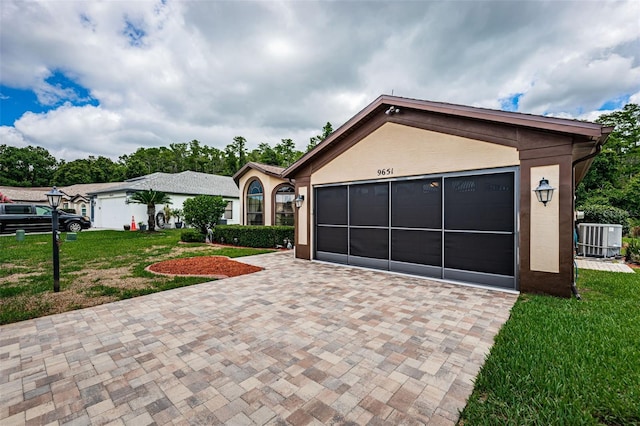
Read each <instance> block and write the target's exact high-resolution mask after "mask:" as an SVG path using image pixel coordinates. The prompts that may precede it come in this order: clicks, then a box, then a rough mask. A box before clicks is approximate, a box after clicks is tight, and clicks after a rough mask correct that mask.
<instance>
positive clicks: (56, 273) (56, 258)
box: [46, 186, 62, 293]
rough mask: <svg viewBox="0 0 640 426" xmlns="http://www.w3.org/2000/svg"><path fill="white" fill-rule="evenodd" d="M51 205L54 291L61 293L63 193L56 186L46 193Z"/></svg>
mask: <svg viewBox="0 0 640 426" xmlns="http://www.w3.org/2000/svg"><path fill="white" fill-rule="evenodd" d="M46 196H47V200H48V201H49V205H50V206H51V207H52V208H53V210H52V211H51V230H52V232H51V234H52V236H53V291H54V292H56V293H57V292H59V291H60V254H59V251H58V206H59V205H60V201H61V200H62V192H60V191H58V189H57V188H56V187H55V186H54V187H53V189H51V191H49V192H47V193H46Z"/></svg>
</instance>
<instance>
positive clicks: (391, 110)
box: [282, 95, 613, 178]
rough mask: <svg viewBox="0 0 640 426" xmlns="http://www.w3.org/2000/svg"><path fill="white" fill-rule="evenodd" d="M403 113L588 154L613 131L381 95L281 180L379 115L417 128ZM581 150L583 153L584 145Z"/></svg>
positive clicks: (290, 176) (489, 110) (539, 117)
mask: <svg viewBox="0 0 640 426" xmlns="http://www.w3.org/2000/svg"><path fill="white" fill-rule="evenodd" d="M403 111H412V112H419V113H427V114H431V115H433V116H441V117H442V116H444V117H451V118H460V119H466V120H473V121H476V122H478V123H484V125H485V126H486V125H492V124H493V125H501V126H503V127H510V128H513V129H517V128H527V129H531V130H537V131H544V132H553V133H562V134H567V135H571V136H574V137H579V138H580V139H581V141H582V142H584V141H586V142H587V145H588V147H587V148H588V150H589V151H592V150H595V149H596V146H597V145H598V144H603V143H604V142H605V141H606V138H607V136H608V135H609V133H610V132H611V131H612V130H613V129H612V128H610V127H605V126H603V125H601V124H597V123H589V122H584V121H578V120H569V119H564V118H554V117H544V116H539V115H532V114H523V113H517V112H508V111H499V110H491V109H486V108H477V107H470V106H464V105H456V104H448V103H442V102H431V101H425V100H419V99H410V98H402V97H397V96H389V95H382V96H380V97H378V98H377V99H376V100H375V101H373V102H372V103H371V104H369V105H368V106H366V107H365V108H364V109H363V110H361V111H360V112H359V113H357V114H356V115H355V116H353V117H352V118H351V119H350V120H348V121H347V122H346V123H345V124H344V125H342V126H340V127H339V128H338V129H336V130H335V131H334V132H333V133H331V135H329V137H327V138H326V139H325V140H324V141H322V142H321V143H320V144H318V145H317V146H316V147H315V148H314V149H313V150H311V151H309V152H307V153H306V154H305V155H303V156H302V157H301V158H300V159H299V160H298V161H296V162H295V163H294V164H292V165H291V166H290V167H288V168H287V169H286V170H284V171H283V173H282V177H284V178H292V177H294V176H295V175H296V173H297V172H298V171H299V170H301V169H302V168H303V167H305V166H306V165H307V164H309V163H310V162H311V161H312V159H315V158H316V157H318V156H320V154H323V153H326V152H327V151H329V150H330V149H332V147H334V146H335V145H337V144H338V143H340V142H341V141H343V140H346V139H348V138H349V135H350V134H352V133H353V132H355V131H356V130H357V129H359V128H361V127H363V126H366V125H367V124H368V123H369V122H371V121H374V119H377V120H378V121H379V120H380V118H379V117H381V116H382V117H384V120H385V122H398V123H401V124H405V125H416V126H417V127H419V123H407V122H402V120H401V118H400V117H402V115H403ZM582 149H583V150H584V145H583V146H582Z"/></svg>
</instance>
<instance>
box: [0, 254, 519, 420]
mask: <svg viewBox="0 0 640 426" xmlns="http://www.w3.org/2000/svg"><path fill="white" fill-rule="evenodd" d="M240 260H242V261H244V262H246V263H251V264H255V265H259V266H264V267H265V268H266V270H265V271H262V272H258V273H256V274H252V275H246V276H241V277H236V278H229V279H225V280H220V281H216V282H211V283H206V284H201V285H196V286H191V287H186V288H181V289H176V290H171V291H168V292H163V293H156V294H153V295H149V296H144V297H139V298H136V299H130V300H126V301H121V302H117V303H111V304H107V305H102V306H97V307H93V308H88V309H82V310H78V311H73V312H68V313H65V314H59V315H53V316H49V317H44V318H40V319H35V320H30V321H24V322H21V323H17V324H11V325H6V326H2V327H0V369H1V382H0V424H2V425H5V426H6V425H11V424H24V423H27V424H48V423H51V424H61V425H64V424H77V425H86V424H130V425H145V424H152V423H155V424H172V423H174V424H201V425H208V424H238V425H242V424H295V425H302V424H313V423H315V424H367V423H370V424H383V423H387V424H399V423H404V424H421V423H430V424H453V423H454V422H455V421H456V420H457V418H458V411H459V410H460V409H462V408H463V407H464V405H465V401H466V399H467V397H468V396H469V394H470V393H471V390H472V388H473V384H472V381H473V379H474V377H475V375H476V374H477V372H478V370H479V368H480V366H481V364H482V362H483V360H484V357H485V355H486V354H487V352H488V350H489V348H490V346H491V345H492V342H493V337H494V335H495V334H496V333H497V331H498V330H499V328H500V327H501V326H502V324H503V323H504V322H505V321H506V320H507V318H508V315H509V310H510V308H511V306H512V305H513V303H514V302H515V299H516V295H514V294H508V293H502V292H496V291H489V290H483V289H477V288H470V287H462V286H454V285H450V284H443V283H437V282H433V281H428V280H424V279H420V278H411V277H405V276H397V275H391V274H386V273H382V272H375V271H367V270H361V269H354V268H349V267H339V266H334V265H326V264H319V263H311V262H307V261H302V260H294V259H293V257H292V254H291V252H280V253H274V254H267V255H260V256H253V257H250V258H243V259H240Z"/></svg>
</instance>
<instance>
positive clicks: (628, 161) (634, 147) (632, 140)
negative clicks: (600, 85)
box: [576, 104, 640, 218]
mask: <svg viewBox="0 0 640 426" xmlns="http://www.w3.org/2000/svg"><path fill="white" fill-rule="evenodd" d="M596 121H597V122H598V123H601V124H604V125H606V126H615V128H614V130H613V131H612V132H611V134H610V135H609V139H608V140H607V143H606V144H605V145H604V146H603V148H602V152H601V153H600V154H599V155H598V156H597V157H596V158H595V159H594V161H593V163H592V165H591V168H590V169H589V172H588V173H587V175H586V176H585V178H584V179H583V180H582V182H580V185H578V188H577V190H576V205H577V206H578V207H579V208H580V209H583V208H584V207H585V206H590V205H609V206H613V207H617V208H621V209H624V210H626V211H628V212H629V214H630V215H631V217H632V218H639V217H640V211H638V205H637V203H635V202H634V201H635V200H638V199H640V193H638V180H637V177H638V176H640V106H639V105H637V104H627V105H625V107H624V108H623V109H622V110H620V111H614V112H612V113H609V114H603V115H601V116H600V117H598V119H597V120H596Z"/></svg>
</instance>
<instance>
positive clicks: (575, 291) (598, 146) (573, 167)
mask: <svg viewBox="0 0 640 426" xmlns="http://www.w3.org/2000/svg"><path fill="white" fill-rule="evenodd" d="M603 144H604V142H598V143H597V144H596V150H595V152H592V153H591V154H589V155H585V156H584V157H582V158H578V159H577V160H575V161H574V162H573V163H571V180H572V181H573V182H574V183H572V185H574V184H575V179H576V165H578V164H579V163H582V162H583V161H587V160H590V159H592V158H593V157H595V156H596V155H598V154H600V152H601V151H602V145H603ZM576 189H577V186H574V188H573V193H574V194H575V192H576ZM575 211H576V197H575V195H574V196H573V212H574V218H573V232H574V233H575V232H576V231H575V229H576V225H575ZM576 243H577V240H576V238H575V237H574V245H575V244H576ZM575 249H576V250H577V246H575ZM573 268H574V274H573V283H572V284H571V293H573V295H574V296H575V298H576V299H577V300H581V299H582V297H581V296H580V293H579V292H578V287H577V286H576V281H577V280H578V264H577V263H576V262H575V260H574V262H573Z"/></svg>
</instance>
